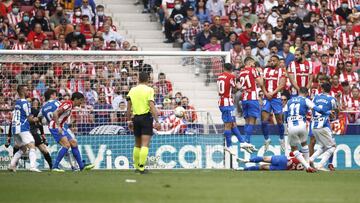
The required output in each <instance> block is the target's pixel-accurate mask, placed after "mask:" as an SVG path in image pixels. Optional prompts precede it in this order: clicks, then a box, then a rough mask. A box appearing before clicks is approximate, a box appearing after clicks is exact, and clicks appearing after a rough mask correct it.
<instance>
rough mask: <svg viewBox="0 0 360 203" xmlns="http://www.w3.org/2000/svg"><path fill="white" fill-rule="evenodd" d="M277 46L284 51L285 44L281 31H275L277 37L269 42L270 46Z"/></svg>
mask: <svg viewBox="0 0 360 203" xmlns="http://www.w3.org/2000/svg"><path fill="white" fill-rule="evenodd" d="M273 46H276V48H277V49H278V50H280V51H282V49H283V46H284V41H283V36H282V32H281V31H276V32H275V39H274V40H272V41H270V42H269V48H270V47H273Z"/></svg>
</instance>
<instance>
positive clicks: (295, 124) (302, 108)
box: [285, 87, 322, 172]
mask: <svg viewBox="0 0 360 203" xmlns="http://www.w3.org/2000/svg"><path fill="white" fill-rule="evenodd" d="M307 96H308V89H307V88H306V87H301V88H300V90H299V96H296V97H293V98H292V99H290V100H289V101H288V103H287V105H286V107H285V117H286V119H287V123H288V125H287V127H288V138H289V144H290V146H291V151H292V152H293V154H294V156H295V157H296V158H297V159H298V160H299V161H300V162H301V163H302V164H303V165H304V166H305V168H306V170H307V171H308V172H314V171H315V169H313V168H311V167H310V164H309V147H308V145H307V137H308V130H307V127H306V114H307V113H308V111H309V109H313V110H315V111H318V112H322V109H321V108H319V107H317V106H315V104H314V103H313V102H312V101H311V100H310V99H308V98H307ZM298 145H301V152H302V153H300V152H299V150H298Z"/></svg>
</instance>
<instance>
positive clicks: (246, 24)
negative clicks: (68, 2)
mask: <svg viewBox="0 0 360 203" xmlns="http://www.w3.org/2000/svg"><path fill="white" fill-rule="evenodd" d="M150 7H152V8H153V9H154V11H155V12H157V13H158V16H159V18H160V22H161V23H162V25H163V29H164V34H165V37H166V38H167V39H166V41H164V43H173V42H179V43H181V44H182V50H184V51H219V50H222V51H230V53H231V62H232V64H233V65H234V66H235V68H236V70H239V69H240V68H242V67H243V65H244V64H243V61H244V59H245V58H246V57H252V58H254V59H255V60H256V61H257V66H258V69H259V72H262V71H261V70H262V69H263V68H264V67H266V66H267V65H268V64H267V62H268V60H269V58H270V56H272V55H278V56H279V58H280V59H281V61H282V62H283V63H281V66H282V67H281V68H284V69H287V68H288V66H289V64H290V63H291V62H292V61H294V60H295V57H294V53H295V50H297V49H298V48H301V49H303V50H304V52H305V53H304V57H305V58H306V60H307V61H309V62H310V63H311V65H312V67H313V75H314V76H315V79H314V83H313V85H312V88H313V90H312V92H313V93H314V92H316V91H317V89H318V83H319V79H320V78H321V79H322V80H324V81H329V82H331V84H332V85H333V91H334V95H335V96H336V97H337V98H338V99H339V103H340V104H341V108H342V110H347V111H359V110H360V106H359V99H358V98H359V94H358V92H359V82H360V81H359V77H358V73H360V50H359V49H360V1H359V0H227V1H224V0H187V1H182V0H159V1H155V2H154V3H153V4H151V2H150ZM184 65H186V64H185V63H184ZM288 84H289V83H288ZM287 88H289V87H287ZM356 120H358V115H355V114H354V115H353V116H352V117H351V118H350V121H351V122H355V121H356Z"/></svg>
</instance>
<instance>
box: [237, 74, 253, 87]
mask: <svg viewBox="0 0 360 203" xmlns="http://www.w3.org/2000/svg"><path fill="white" fill-rule="evenodd" d="M245 83H246V87H247V88H250V87H251V82H250V77H249V75H246V76H245V77H240V85H241V87H244V85H245Z"/></svg>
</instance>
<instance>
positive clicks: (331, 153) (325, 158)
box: [319, 147, 335, 168]
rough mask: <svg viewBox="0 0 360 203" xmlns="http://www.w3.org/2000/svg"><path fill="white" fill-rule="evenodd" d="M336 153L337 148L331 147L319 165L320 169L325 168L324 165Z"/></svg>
mask: <svg viewBox="0 0 360 203" xmlns="http://www.w3.org/2000/svg"><path fill="white" fill-rule="evenodd" d="M334 152H335V147H330V148H328V149H327V150H326V151H325V152H324V154H323V157H322V159H321V161H320V163H319V167H320V168H322V167H324V165H325V164H326V162H327V161H328V160H329V158H330V157H331V156H332V155H333V154H334Z"/></svg>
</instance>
